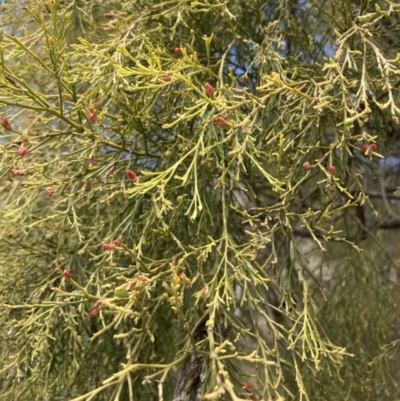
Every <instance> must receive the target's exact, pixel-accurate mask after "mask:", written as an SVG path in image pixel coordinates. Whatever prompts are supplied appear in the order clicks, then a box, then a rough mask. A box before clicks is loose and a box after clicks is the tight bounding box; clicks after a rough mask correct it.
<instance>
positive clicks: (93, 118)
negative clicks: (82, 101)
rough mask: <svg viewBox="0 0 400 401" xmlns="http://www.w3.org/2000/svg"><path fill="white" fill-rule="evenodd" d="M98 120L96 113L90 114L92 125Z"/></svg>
mask: <svg viewBox="0 0 400 401" xmlns="http://www.w3.org/2000/svg"><path fill="white" fill-rule="evenodd" d="M96 119H97V116H96V113H95V112H93V111H92V112H90V113H89V121H90V122H91V123H94V122H96Z"/></svg>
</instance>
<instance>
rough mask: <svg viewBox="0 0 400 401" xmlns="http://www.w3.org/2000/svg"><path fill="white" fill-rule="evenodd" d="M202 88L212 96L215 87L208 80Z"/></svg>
mask: <svg viewBox="0 0 400 401" xmlns="http://www.w3.org/2000/svg"><path fill="white" fill-rule="evenodd" d="M204 90H205V91H206V93H207V95H208V96H210V97H214V92H215V89H214V87H213V86H212V85H210V84H209V83H208V82H207V83H206V84H205V85H204Z"/></svg>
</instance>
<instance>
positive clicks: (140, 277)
mask: <svg viewBox="0 0 400 401" xmlns="http://www.w3.org/2000/svg"><path fill="white" fill-rule="evenodd" d="M138 280H139V281H141V282H142V283H144V282H146V281H147V277H145V276H139V277H138Z"/></svg>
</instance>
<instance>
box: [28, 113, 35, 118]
mask: <svg viewBox="0 0 400 401" xmlns="http://www.w3.org/2000/svg"><path fill="white" fill-rule="evenodd" d="M28 118H36V116H35V115H34V114H28Z"/></svg>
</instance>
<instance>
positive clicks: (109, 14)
mask: <svg viewBox="0 0 400 401" xmlns="http://www.w3.org/2000/svg"><path fill="white" fill-rule="evenodd" d="M112 17H114V15H113V14H112V13H105V14H104V18H112Z"/></svg>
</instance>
